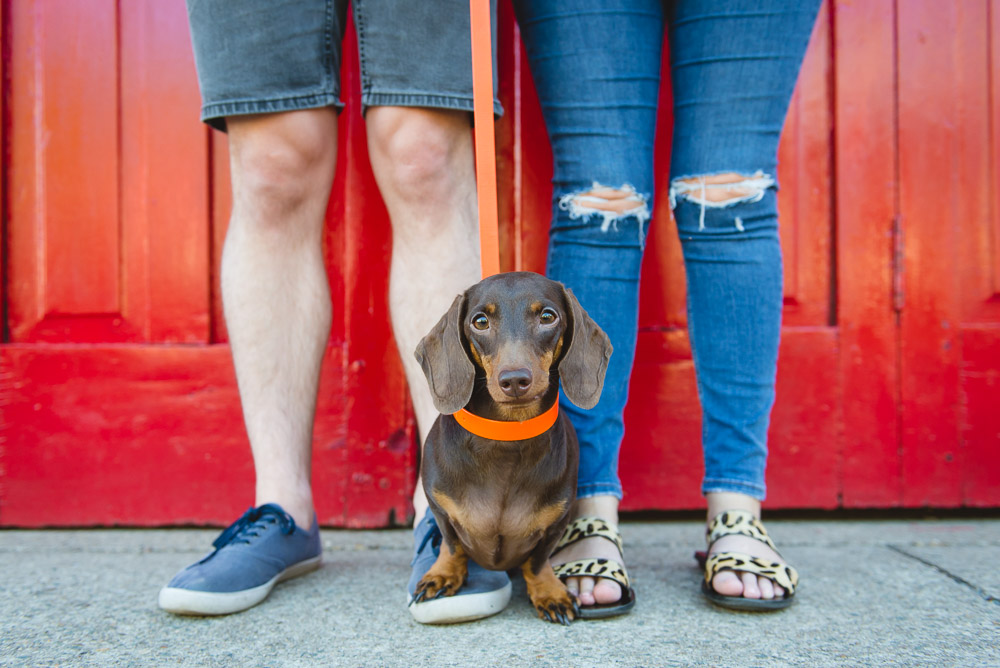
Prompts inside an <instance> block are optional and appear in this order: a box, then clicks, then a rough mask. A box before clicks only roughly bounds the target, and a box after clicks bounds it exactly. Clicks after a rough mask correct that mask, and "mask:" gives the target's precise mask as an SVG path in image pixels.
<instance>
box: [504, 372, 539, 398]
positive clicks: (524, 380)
mask: <svg viewBox="0 0 1000 668" xmlns="http://www.w3.org/2000/svg"><path fill="white" fill-rule="evenodd" d="M497 381H498V382H499V383H500V389H501V390H503V393H504V394H506V395H507V396H508V397H514V398H515V399H516V398H518V397H520V396H521V395H522V394H524V393H525V392H527V391H528V388H529V387H531V370H530V369H523V368H522V369H505V370H503V371H501V372H500V373H499V374H497Z"/></svg>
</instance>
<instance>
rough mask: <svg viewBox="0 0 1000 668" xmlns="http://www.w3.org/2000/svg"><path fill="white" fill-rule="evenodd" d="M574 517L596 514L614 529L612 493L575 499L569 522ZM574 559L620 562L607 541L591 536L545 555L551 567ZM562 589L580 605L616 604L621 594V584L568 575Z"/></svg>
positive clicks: (615, 509)
mask: <svg viewBox="0 0 1000 668" xmlns="http://www.w3.org/2000/svg"><path fill="white" fill-rule="evenodd" d="M578 517H599V518H601V519H602V520H604V521H605V522H607V523H608V524H610V525H611V527H612V528H613V529H615V530H616V531H617V530H618V499H617V498H615V497H613V496H589V497H587V498H585V499H577V500H576V503H575V504H574V506H573V511H572V513H571V514H570V521H572V520H575V519H576V518H578ZM577 559H612V560H614V561H617V562H619V563H620V562H621V561H622V555H621V554H619V553H618V548H617V547H615V545H614V543H612V542H611V541H609V540H606V539H604V538H601V537H593V538H585V539H583V540H581V541H579V542H576V543H573V544H572V545H568V546H566V547H564V548H563V549H561V550H559V551H557V552H555V553H554V554H553V555H552V556H551V557H550V558H549V563H551V564H552V566H553V567H554V566H558V565H559V564H565V563H566V562H568V561H576V560H577ZM622 565H624V564H622ZM566 588H567V589H568V590H569V591H570V593H571V594H573V595H574V596H576V598H577V600H578V601H579V602H580V607H586V606H588V605H605V604H608V603H617V602H618V601H619V600H620V599H621V597H622V588H621V585H619V584H618V583H617V582H615V581H613V580H608V579H606V578H584V577H579V578H568V579H567V580H566Z"/></svg>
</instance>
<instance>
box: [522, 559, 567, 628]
mask: <svg viewBox="0 0 1000 668" xmlns="http://www.w3.org/2000/svg"><path fill="white" fill-rule="evenodd" d="M522 571H523V572H524V577H525V580H526V581H527V584H528V597H529V598H530V599H531V604H532V605H533V606H535V611H536V612H537V613H538V616H539V617H540V618H541V619H544V620H545V621H547V622H552V623H554V624H555V623H559V624H566V625H569V623H570V622H571V621H573V620H574V619H576V618H577V617H579V616H580V605H579V604H578V603H577V601H576V597H575V596H573V594H571V593H569V590H568V589H566V585H565V584H563V583H562V581H560V580H559V578H557V577H556V576H555V573H553V572H552V567H551V566H549V565H548V564H547V563H546V565H545V567H544V568H543V569H542V572H541V573H539V574H537V575H535V574H532V573H531V571H530V569H528V568H523V569H522Z"/></svg>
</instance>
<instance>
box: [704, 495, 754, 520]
mask: <svg viewBox="0 0 1000 668" xmlns="http://www.w3.org/2000/svg"><path fill="white" fill-rule="evenodd" d="M705 500H706V501H707V502H708V518H707V522H711V521H712V520H713V519H715V516H716V515H718V514H719V513H721V512H724V511H726V510H746V511H748V512H751V513H753V516H754V517H756V518H757V519H760V501H759V500H757V499H755V498H753V497H752V496H747V495H746V494H738V493H736V492H710V493H708V494H706V495H705Z"/></svg>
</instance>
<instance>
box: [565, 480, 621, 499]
mask: <svg viewBox="0 0 1000 668" xmlns="http://www.w3.org/2000/svg"><path fill="white" fill-rule="evenodd" d="M591 496H613V497H615V498H616V499H618V500H619V501H621V500H622V486H621V483H612V482H594V483H588V484H586V485H580V486H579V487H577V488H576V498H578V499H586V498H589V497H591Z"/></svg>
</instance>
